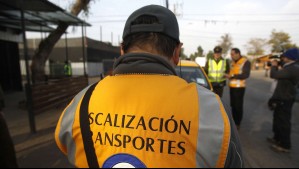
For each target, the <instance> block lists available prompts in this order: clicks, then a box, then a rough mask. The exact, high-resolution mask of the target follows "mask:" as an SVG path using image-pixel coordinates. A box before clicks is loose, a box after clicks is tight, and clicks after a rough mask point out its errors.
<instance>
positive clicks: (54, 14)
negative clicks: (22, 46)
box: [0, 0, 90, 32]
mask: <svg viewBox="0 0 299 169" xmlns="http://www.w3.org/2000/svg"><path fill="white" fill-rule="evenodd" d="M22 8H23V10H24V18H25V24H26V30H27V31H37V32H51V31H53V30H55V29H54V28H53V27H52V26H54V25H58V24H59V23H61V22H63V23H67V24H69V25H72V26H82V25H84V26H90V24H88V23H86V22H85V21H83V20H81V19H79V18H78V17H76V16H74V15H72V14H70V13H68V12H67V11H65V10H63V9H62V8H60V7H58V6H57V5H55V4H53V3H51V2H49V1H47V0H0V27H5V28H12V29H17V30H22V26H21V20H22V17H21V10H22Z"/></svg>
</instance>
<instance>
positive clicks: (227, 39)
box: [218, 34, 233, 55]
mask: <svg viewBox="0 0 299 169" xmlns="http://www.w3.org/2000/svg"><path fill="white" fill-rule="evenodd" d="M218 42H219V46H221V47H222V53H223V54H225V55H226V54H227V53H228V52H229V50H230V49H231V48H232V46H233V38H232V37H231V36H230V35H229V34H225V35H223V36H221V40H219V41H218Z"/></svg>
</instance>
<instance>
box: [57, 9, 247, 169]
mask: <svg viewBox="0 0 299 169" xmlns="http://www.w3.org/2000/svg"><path fill="white" fill-rule="evenodd" d="M181 47H182V43H181V41H180V38H179V26H178V22H177V19H176V16H175V15H174V14H173V13H172V12H171V11H170V10H168V9H167V8H165V7H162V6H157V5H150V6H146V7H143V8H141V9H139V10H137V11H135V12H134V13H133V14H132V15H131V16H130V17H129V18H128V20H127V22H126V25H125V28H124V33H123V43H122V46H121V55H122V56H121V57H120V58H119V59H117V60H116V62H115V64H114V70H113V74H112V75H111V76H107V77H105V78H104V79H102V80H101V81H100V82H98V83H96V84H94V85H92V86H89V87H87V88H86V89H84V90H83V91H82V92H80V93H79V94H78V95H77V96H76V97H75V98H74V100H73V101H72V102H71V103H70V105H69V106H68V107H67V108H66V109H65V111H64V113H63V114H62V116H61V118H60V120H59V122H58V125H57V128H56V132H55V138H56V142H57V145H58V147H59V148H60V149H61V151H62V152H64V153H65V154H66V155H68V157H69V161H70V162H71V163H72V164H74V165H75V166H77V167H94V168H98V167H103V168H112V167H114V168H119V167H125V168H128V167H130V168H131V167H136V168H137V167H138V168H146V167H148V168H161V167H162V168H166V167H168V168H169V167H175V168H177V167H182V168H183V167H187V168H189V167H193V168H194V167H243V161H242V152H241V147H240V143H239V139H238V135H237V132H236V128H235V127H234V125H232V124H233V121H232V118H231V115H230V113H227V112H226V111H225V108H224V106H223V104H222V102H221V101H220V98H219V97H218V96H217V95H215V94H214V93H212V92H211V91H209V90H207V89H205V88H203V87H201V86H199V85H197V84H196V83H187V82H186V81H185V80H183V79H181V78H180V77H179V76H177V75H176V71H175V66H176V65H177V64H178V63H179V55H180V51H181Z"/></svg>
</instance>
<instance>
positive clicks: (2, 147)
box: [0, 112, 18, 168]
mask: <svg viewBox="0 0 299 169" xmlns="http://www.w3.org/2000/svg"><path fill="white" fill-rule="evenodd" d="M0 152H1V153H0V168H17V167H18V165H17V160H16V154H15V149H14V145H13V142H12V139H11V137H10V134H9V131H8V127H7V124H6V122H5V119H4V117H3V115H2V113H1V112H0Z"/></svg>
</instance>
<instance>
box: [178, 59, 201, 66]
mask: <svg viewBox="0 0 299 169" xmlns="http://www.w3.org/2000/svg"><path fill="white" fill-rule="evenodd" d="M180 64H181V66H187V67H200V66H199V65H198V64H197V63H196V62H194V61H189V60H181V61H180V63H179V64H178V65H180Z"/></svg>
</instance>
